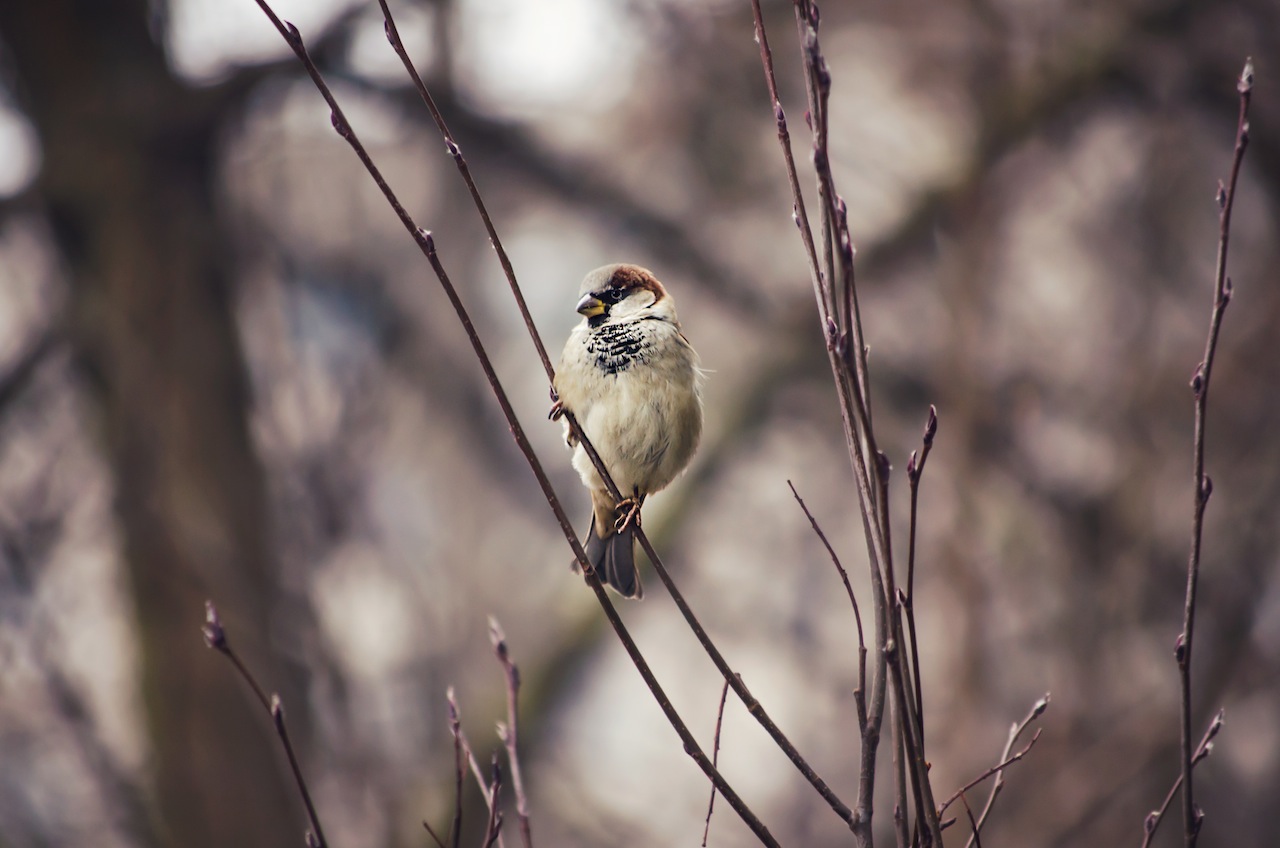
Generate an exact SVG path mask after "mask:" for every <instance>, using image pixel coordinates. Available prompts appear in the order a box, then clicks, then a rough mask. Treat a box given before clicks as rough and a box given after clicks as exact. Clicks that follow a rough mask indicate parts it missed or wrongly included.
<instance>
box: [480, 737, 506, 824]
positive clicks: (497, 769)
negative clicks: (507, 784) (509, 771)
mask: <svg viewBox="0 0 1280 848" xmlns="http://www.w3.org/2000/svg"><path fill="white" fill-rule="evenodd" d="M491 766H492V769H491V773H492V774H493V779H492V780H491V781H489V785H490V787H492V795H493V798H494V799H495V803H492V804H490V805H489V820H488V822H486V823H485V827H484V839H483V840H482V841H481V842H480V845H481V848H489V846H491V845H493V844H494V843H495V842H497V841H498V839H499V838H500V837H501V835H502V813H500V812H498V805H497V803H496V799H497V797H498V791H499V790H500V789H501V788H502V765H501V764H500V763H499V762H498V754H497V752H496V751H495V752H494V754H493V760H492V763H491Z"/></svg>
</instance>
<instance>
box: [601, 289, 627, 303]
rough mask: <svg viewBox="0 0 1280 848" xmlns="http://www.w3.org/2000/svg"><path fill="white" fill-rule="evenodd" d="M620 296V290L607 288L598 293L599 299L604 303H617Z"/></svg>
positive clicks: (620, 298)
mask: <svg viewBox="0 0 1280 848" xmlns="http://www.w3.org/2000/svg"><path fill="white" fill-rule="evenodd" d="M622 295H623V291H622V289H615V288H607V289H605V290H604V291H602V292H600V299H601V300H603V301H604V302H605V303H617V302H618V301H620V300H622Z"/></svg>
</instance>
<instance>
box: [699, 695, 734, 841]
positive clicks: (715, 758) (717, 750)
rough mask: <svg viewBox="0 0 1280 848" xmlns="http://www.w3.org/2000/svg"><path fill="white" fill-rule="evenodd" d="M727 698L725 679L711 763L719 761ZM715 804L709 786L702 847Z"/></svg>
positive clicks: (718, 709) (713, 789)
mask: <svg viewBox="0 0 1280 848" xmlns="http://www.w3.org/2000/svg"><path fill="white" fill-rule="evenodd" d="M728 698H729V681H727V680H726V681H725V684H724V687H723V688H721V690H720V706H719V707H717V708H716V735H715V739H714V740H713V741H712V743H711V763H712V765H717V764H718V763H719V761H720V726H721V724H722V723H723V722H724V702H725V701H726V700H728ZM715 806H716V790H715V787H714V786H713V787H712V788H711V798H710V799H709V800H708V801H707V823H706V824H705V825H704V826H703V828H702V848H707V836H708V835H709V834H710V833H711V811H712V810H714V809H715Z"/></svg>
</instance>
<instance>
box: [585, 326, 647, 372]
mask: <svg viewBox="0 0 1280 848" xmlns="http://www.w3.org/2000/svg"><path fill="white" fill-rule="evenodd" d="M643 325H644V322H643V321H628V322H626V323H624V324H604V325H602V326H600V327H599V328H597V329H595V330H594V331H592V333H591V334H590V335H588V336H587V353H589V354H590V355H591V356H592V357H594V358H595V363H596V367H597V368H599V369H600V370H601V371H603V372H604V373H606V374H620V373H621V372H623V371H626V370H627V369H628V368H630V367H631V366H632V365H636V364H639V363H642V362H647V361H648V359H649V348H650V347H651V346H652V345H653V339H652V333H651V332H646V331H645V329H642V328H643Z"/></svg>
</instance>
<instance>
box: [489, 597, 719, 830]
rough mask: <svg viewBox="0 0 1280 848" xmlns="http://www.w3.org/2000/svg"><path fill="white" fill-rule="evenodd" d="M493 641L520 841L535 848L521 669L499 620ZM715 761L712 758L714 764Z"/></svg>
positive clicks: (492, 626) (501, 733)
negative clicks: (524, 766) (523, 746)
mask: <svg viewBox="0 0 1280 848" xmlns="http://www.w3.org/2000/svg"><path fill="white" fill-rule="evenodd" d="M489 641H490V642H491V643H492V644H493V653H494V655H495V656H497V658H498V662H500V663H502V669H503V671H505V672H506V679H507V723H506V724H505V725H504V724H501V723H500V724H499V725H498V738H499V739H501V740H502V743H503V745H504V746H505V747H506V749H507V764H508V766H509V767H510V768H511V785H512V787H513V788H514V789H515V793H516V816H517V818H518V819H519V822H520V838H521V840H522V842H523V843H524V848H533V831H532V829H531V828H530V826H529V799H528V797H527V796H526V795H525V793H524V779H523V778H522V777H521V776H520V755H519V747H520V725H519V722H518V718H517V716H518V704H519V697H520V669H519V668H517V667H516V664H515V663H514V662H512V660H511V654H510V652H509V651H508V650H507V636H506V634H505V633H503V632H502V627H501V626H500V625H499V624H498V620H497V619H496V618H492V617H490V619H489ZM714 762H715V760H714V758H713V759H712V763H713V764H714Z"/></svg>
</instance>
